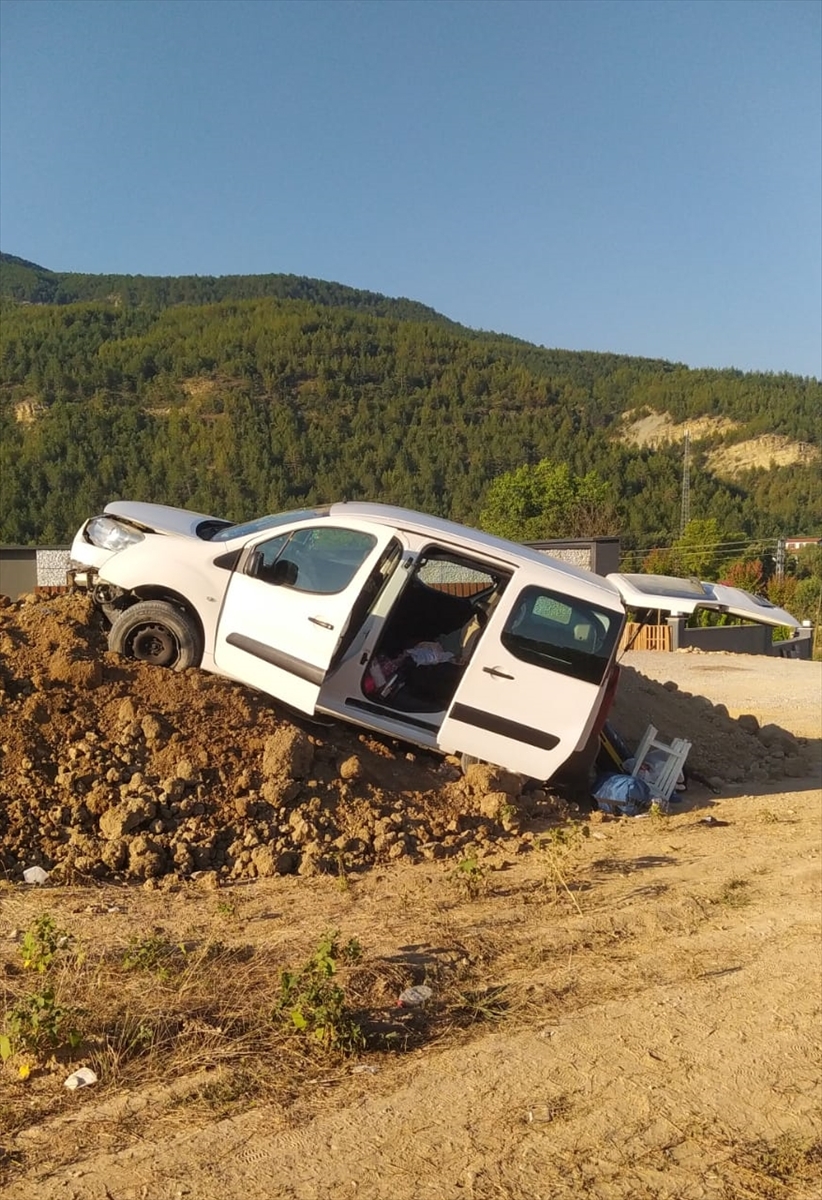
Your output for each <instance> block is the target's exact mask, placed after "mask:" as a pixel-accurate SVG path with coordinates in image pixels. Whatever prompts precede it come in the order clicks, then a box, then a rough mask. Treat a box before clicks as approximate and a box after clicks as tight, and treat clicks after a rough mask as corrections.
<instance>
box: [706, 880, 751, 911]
mask: <svg viewBox="0 0 822 1200" xmlns="http://www.w3.org/2000/svg"><path fill="white" fill-rule="evenodd" d="M749 887H750V884H749V883H748V880H747V879H738V878H737V879H729V880H728V882H727V883H726V884H725V886H724V887H723V889H722V891H721V892H720V893H719V895H718V896H717V897H716V900H715V901H714V903H716V904H724V905H725V907H726V908H744V907H745V905H746V904H750V902H751V896H750V892H749V891H748V888H749Z"/></svg>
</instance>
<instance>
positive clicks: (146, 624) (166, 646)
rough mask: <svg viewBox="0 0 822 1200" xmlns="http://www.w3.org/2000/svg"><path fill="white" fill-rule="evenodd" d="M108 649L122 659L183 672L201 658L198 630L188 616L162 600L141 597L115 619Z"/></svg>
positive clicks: (196, 664) (197, 663)
mask: <svg viewBox="0 0 822 1200" xmlns="http://www.w3.org/2000/svg"><path fill="white" fill-rule="evenodd" d="M108 648H109V650H113V651H114V652H115V653H116V654H122V655H123V656H124V657H125V658H133V659H134V660H135V661H136V662H144V663H149V664H150V665H151V666H156V667H170V668H171V669H172V670H174V671H184V670H185V669H186V667H196V666H199V664H200V660H201V659H202V657H203V648H202V641H201V638H200V631H199V629H198V628H197V626H196V625H195V623H194V621H193V620H192V619H191V617H189V616H188V614H187V613H185V612H183V610H182V609H181V608H177V607H176V606H175V605H173V604H169V603H168V602H167V601H165V600H141V601H140V602H139V603H137V604H132V606H131V608H127V609H126V610H125V612H121V613H120V614H119V615H118V616H117V617H116V619H115V621H114V623H113V625H112V626H111V629H110V630H109V635H108Z"/></svg>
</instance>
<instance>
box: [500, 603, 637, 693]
mask: <svg viewBox="0 0 822 1200" xmlns="http://www.w3.org/2000/svg"><path fill="white" fill-rule="evenodd" d="M622 623H623V616H622V614H621V613H617V612H612V611H610V610H609V609H599V608H595V607H593V606H592V605H590V604H587V603H586V602H585V601H582V600H576V599H573V598H571V597H569V596H566V595H562V594H561V593H557V592H551V591H548V590H546V589H544V588H538V587H528V588H525V589H524V591H523V592H522V594H521V596H520V597H519V600H518V602H517V603H516V604H515V605H514V608H513V609H512V610H511V614H510V616H509V617H508V621H507V622H506V625H505V628H504V629H503V631H502V635H501V640H502V644H503V646H505V648H506V650H508V651H509V653H511V654H513V655H514V657H515V658H519V659H522V661H523V662H527V663H532V664H533V665H534V666H537V667H545V668H546V670H548V671H557V672H558V673H559V674H560V675H571V676H573V677H574V678H575V679H584V680H585V681H586V682H587V683H595V684H600V683H601V682H602V680H603V677H604V675H605V670H606V668H607V666H608V662H609V660H610V657H611V652H612V650H613V648H614V645H615V643H616V640H617V638H618V637H619V633H620V630H621V628H622Z"/></svg>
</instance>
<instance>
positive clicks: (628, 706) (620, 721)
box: [610, 655, 809, 789]
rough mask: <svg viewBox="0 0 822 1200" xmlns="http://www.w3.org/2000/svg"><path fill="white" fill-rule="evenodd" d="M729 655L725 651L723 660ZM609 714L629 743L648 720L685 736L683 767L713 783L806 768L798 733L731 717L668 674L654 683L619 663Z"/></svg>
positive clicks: (663, 731) (668, 733)
mask: <svg viewBox="0 0 822 1200" xmlns="http://www.w3.org/2000/svg"><path fill="white" fill-rule="evenodd" d="M661 657H664V656H661ZM734 657H735V656H734V655H728V659H729V661H730V662H732V661H733V659H734ZM610 720H611V722H612V723H613V725H614V726H615V728H616V729H617V730H618V731H619V733H620V735H621V736H622V737H623V739H624V740H625V741H626V742H627V743H628V745H629V746H631V747H633V746H635V745H636V744H637V743H638V742H639V740H640V738H641V737H642V735H643V733H644V732H645V730H646V728H647V726H648V725H650V724H652V725H654V726H656V728H657V729H658V730H659V734H660V736H661V737H662V738H663V739H667V740H670V739H671V738H675V737H681V738H686V739H687V740H688V741H689V742H691V751H690V754H689V756H688V762H687V767H688V769H689V770H690V771H691V773H693V772H696V773H698V774H699V775H702V776H704V777H705V778H706V779H708V780H709V781H710V784H711V786H712V787H714V788H717V789H720V788H722V787H723V786H724V785H725V784H727V783H743V782H744V783H759V782H762V781H764V780H766V779H784V778H786V777H787V778H796V779H799V778H802V777H803V776H805V775H806V774H807V773H808V770H809V763H808V759H807V750H806V743H805V740H804V739H798V738H796V737H794V735H793V734H792V733H789V732H788V731H787V730H786V729H782V728H781V727H780V726H778V725H773V724H767V725H762V726H760V724H759V721H758V720H757V718H756V717H755V716H753V715H752V714H742V715H740V716H739V717H737V718H734V717H732V716H730V715H729V713H728V709H727V708H726V707H725V705H724V704H713V703H712V702H711V701H710V700H708V699H707V698H706V697H705V696H702V695H694V694H692V693H690V692H685V691H681V690H680V689H679V686H678V685H677V684H676V683H675V682H673V681H672V680H667V681H666V682H664V683H657V682H655V681H654V680H652V679H648V678H647V677H646V676H645V675H642V674H640V672H639V671H636V670H634V669H633V668H632V667H631V666H626V665H624V664H623V666H622V670H621V674H620V680H619V689H618V691H617V696H616V701H615V702H614V707H613V709H612V711H611V714H610Z"/></svg>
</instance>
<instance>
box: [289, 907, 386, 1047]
mask: <svg viewBox="0 0 822 1200" xmlns="http://www.w3.org/2000/svg"><path fill="white" fill-rule="evenodd" d="M338 936H339V935H338V934H337V933H336V932H334V931H329V932H327V933H324V934H323V936H322V937H321V938H320V941H319V942H318V944H317V949H316V950H315V951H314V953H313V954H312V956H311V957H310V958H309V959H308V960H307V961H306V962H305V963H304V964H303V966H302V967H300V968H299V969H298V970H296V971H283V972H282V975H281V976H280V995H279V998H278V1001H277V1003H276V1005H275V1007H274V1012H273V1014H272V1015H273V1017H274V1019H275V1020H277V1021H280V1022H281V1023H283V1024H285V1025H286V1026H290V1027H291V1028H293V1029H294V1030H295V1031H296V1032H297V1033H298V1034H300V1035H302V1036H304V1037H306V1038H308V1039H309V1040H310V1041H312V1042H314V1043H316V1044H317V1045H318V1046H320V1047H322V1048H323V1049H325V1050H338V1051H341V1052H342V1053H344V1054H352V1053H354V1052H356V1051H358V1050H361V1049H362V1048H363V1046H364V1045H365V1035H364V1033H363V1030H362V1028H361V1026H360V1025H359V1023H358V1022H357V1021H356V1020H355V1018H354V1017H353V1015H352V1013H351V1011H350V1009H349V1008H348V1005H347V1004H346V998H345V992H344V991H343V989H342V988H341V987H340V985H339V984H338V983H337V982H336V980H335V978H334V976H335V975H336V973H337V963H338V961H342V962H344V963H355V962H357V961H358V960H359V958H360V957H361V955H362V948H361V947H360V944H359V942H358V941H357V940H356V939H355V938H352V939H351V940H350V941H348V942H346V943H345V945H342V946H341V945H340V943H339V942H338V940H337V939H338Z"/></svg>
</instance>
